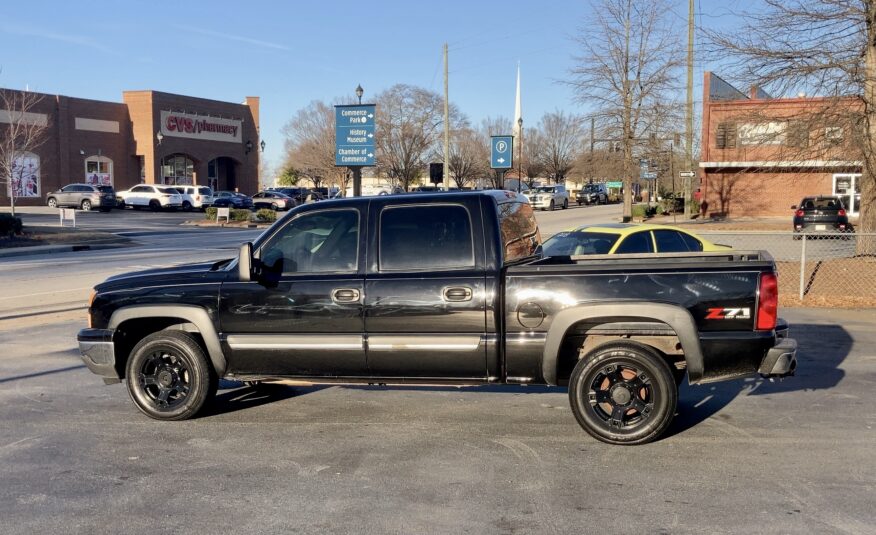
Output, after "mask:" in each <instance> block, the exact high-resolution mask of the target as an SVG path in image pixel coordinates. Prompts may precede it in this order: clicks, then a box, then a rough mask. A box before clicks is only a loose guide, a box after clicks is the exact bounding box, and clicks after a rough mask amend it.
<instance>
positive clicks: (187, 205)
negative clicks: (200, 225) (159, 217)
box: [182, 201, 192, 212]
mask: <svg viewBox="0 0 876 535" xmlns="http://www.w3.org/2000/svg"><path fill="white" fill-rule="evenodd" d="M182 208H183V210H185V211H186V212H190V211H191V210H192V203H190V202H189V201H183V203H182Z"/></svg>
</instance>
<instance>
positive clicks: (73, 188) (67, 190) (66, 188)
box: [61, 186, 76, 193]
mask: <svg viewBox="0 0 876 535" xmlns="http://www.w3.org/2000/svg"><path fill="white" fill-rule="evenodd" d="M61 191H63V192H64V193H72V192H74V191H76V186H64V187H63V188H61Z"/></svg>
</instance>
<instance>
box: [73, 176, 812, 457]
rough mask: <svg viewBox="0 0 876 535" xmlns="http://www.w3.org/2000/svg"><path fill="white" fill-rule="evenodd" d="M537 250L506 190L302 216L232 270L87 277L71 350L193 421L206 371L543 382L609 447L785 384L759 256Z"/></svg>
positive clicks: (207, 380)
mask: <svg viewBox="0 0 876 535" xmlns="http://www.w3.org/2000/svg"><path fill="white" fill-rule="evenodd" d="M540 242H541V240H540V234H539V230H538V225H537V223H536V220H535V217H534V216H533V212H532V207H531V206H530V204H529V203H528V202H527V200H526V198H525V197H523V196H522V195H517V194H514V193H512V192H508V191H493V192H484V193H455V194H449V193H441V194H432V195H425V194H423V195H416V196H409V195H385V196H382V197H365V198H350V199H341V200H335V201H328V202H320V203H314V204H305V205H301V206H298V207H296V208H294V209H293V210H292V211H291V212H290V213H289V215H287V216H286V217H283V218H282V219H280V220H279V221H277V223H275V224H274V226H273V227H271V229H270V230H268V231H266V232H265V233H263V234H262V235H261V236H260V237H259V238H258V239H257V240H256V241H255V242H254V243H245V244H243V245H242V246H241V248H240V250H239V252H238V255H237V257H236V258H227V259H225V260H220V261H210V262H203V263H199V264H193V265H187V266H174V267H171V268H162V269H151V270H148V271H142V272H139V273H128V274H122V275H116V276H113V277H111V278H109V279H108V280H106V281H105V282H102V283H100V284H98V285H97V287H96V288H95V292H94V294H93V297H92V299H91V302H90V305H89V309H88V314H89V328H87V329H83V330H81V331H80V332H79V336H78V340H79V351H80V353H81V354H82V359H83V361H84V362H85V364H86V365H87V366H88V368H89V369H90V370H91V371H92V372H94V373H96V374H98V375H100V376H102V377H103V378H104V381H105V382H107V383H114V382H115V383H117V382H121V381H122V380H124V379H126V380H127V389H128V392H129V393H130V397H131V399H132V400H133V402H134V404H135V405H136V406H137V408H138V409H140V410H141V411H142V412H143V413H144V414H146V415H147V416H149V417H151V418H155V419H158V420H184V419H187V418H191V417H193V416H195V415H196V414H197V413H198V411H199V410H200V409H201V408H202V407H203V406H204V404H205V403H206V402H208V400H209V399H210V398H212V397H213V396H215V394H216V388H217V384H218V381H219V380H220V379H233V380H238V381H258V380H269V379H288V378H294V379H299V380H306V381H308V382H315V383H321V382H326V383H333V382H342V383H357V382H358V383H405V384H411V383H413V384H417V383H419V384H429V385H434V384H457V385H464V384H512V385H533V384H542V385H550V386H560V387H567V389H568V393H569V399H570V405H571V409H572V410H571V411H570V412H571V414H572V415H573V416H574V417H575V419H576V420H577V421H578V423H579V424H580V425H581V426H582V427H583V428H584V430H586V431H587V432H588V433H590V434H591V435H593V436H594V437H596V438H597V439H599V440H602V441H604V442H608V443H612V444H642V443H645V442H649V441H651V440H654V439H656V438H658V437H659V436H660V435H662V434H663V433H664V432H665V431H666V430H667V429H668V428H669V426H670V424H671V422H672V419H673V418H674V416H675V413H676V406H677V401H678V385H679V384H680V383H681V382H682V381H683V380H684V378H685V377H687V380H688V382H689V383H690V384H691V385H699V384H703V383H711V382H715V381H723V380H729V379H735V378H737V377H743V376H747V375H753V374H757V373H760V374H762V375H764V376H767V377H773V376H780V377H781V376H787V375H793V373H794V370H795V368H796V365H797V358H796V353H797V345H796V342H795V341H794V340H793V339H791V338H789V337H788V324H787V323H786V322H784V321H782V320H780V319H778V316H777V313H778V309H777V307H778V281H777V279H776V266H775V262H774V260H773V259H772V257H770V256H769V254H768V253H765V252H757V251H743V252H737V251H722V252H717V253H678V254H675V255H672V256H656V255H653V254H652V255H647V254H646V255H612V256H596V257H590V258H570V257H568V256H566V257H550V258H541V257H540V254H539V253H540V250H541V247H540V246H541V244H540ZM762 398H763V396H762ZM761 401H766V400H764V399H761ZM519 402H520V403H526V402H527V400H522V401H519ZM104 405H106V404H104ZM685 405H687V404H685ZM679 408H681V409H684V408H687V407H685V406H682V407H679ZM82 410H101V408H99V407H96V406H92V407H84V408H83V409H82ZM298 410H315V411H318V410H319V409H318V408H313V407H311V408H310V409H308V408H307V407H304V406H299V407H298ZM402 410H403V409H402ZM482 410H486V411H489V410H490V409H488V408H484V409H482ZM399 414H400V416H399V418H408V417H409V416H410V417H411V418H414V419H415V418H417V415H409V414H408V413H401V412H400V413H399ZM120 418H121V419H123V418H125V416H120V415H119V414H117V413H116V412H112V413H108V414H107V415H106V419H107V421H108V423H110V424H111V423H112V422H113V421H116V420H118V419H120ZM241 418H243V419H246V417H241ZM539 424H540V423H539V422H533V424H532V425H539ZM515 425H518V426H519V425H521V423H520V422H516V423H515ZM737 425H741V424H737ZM533 432H536V433H537V432H538V431H533ZM719 434H720V433H719ZM718 438H721V437H720V436H719V437H718Z"/></svg>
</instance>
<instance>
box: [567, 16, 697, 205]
mask: <svg viewBox="0 0 876 535" xmlns="http://www.w3.org/2000/svg"><path fill="white" fill-rule="evenodd" d="M591 7H592V12H593V18H594V20H593V21H592V22H591V21H589V20H588V25H587V26H586V27H582V28H581V29H580V30H579V32H580V34H581V35H580V37H578V38H577V39H576V40H577V42H578V44H579V45H580V47H581V54H580V55H579V56H576V57H575V58H574V59H575V62H576V64H575V66H574V67H573V68H572V69H571V70H570V80H569V82H568V83H569V84H571V85H572V86H573V87H574V88H575V91H576V99H577V100H578V101H579V102H580V103H583V104H588V105H594V104H595V105H596V107H598V108H599V109H600V110H601V111H602V112H603V113H604V114H606V115H607V116H609V117H611V118H612V120H613V122H614V123H615V124H617V125H618V126H619V127H620V134H621V135H620V139H621V146H622V149H623V157H624V159H623V163H624V173H623V182H624V209H623V216H624V220H625V221H629V220H630V219H631V218H632V195H631V190H632V182H633V171H634V169H635V168H636V167H635V166H634V165H633V157H634V154H633V153H634V151H635V150H636V142H637V140H638V139H640V138H641V137H643V134H644V132H645V130H646V128H647V126H648V121H646V120H643V119H644V118H646V117H648V115H649V113H648V112H649V110H655V109H659V108H660V107H661V106H666V105H667V103H671V102H672V101H673V100H672V99H671V98H669V95H670V90H672V89H673V85H674V82H675V81H676V78H677V76H676V74H677V70H678V68H679V67H680V66H681V65H682V60H683V57H682V50H683V48H682V46H681V43H680V42H679V39H678V36H677V33H673V32H672V31H671V30H672V28H673V27H674V24H673V21H672V20H671V19H670V17H671V16H672V11H671V10H670V6H669V5H668V3H667V2H666V0H651V1H648V2H643V1H639V0H591Z"/></svg>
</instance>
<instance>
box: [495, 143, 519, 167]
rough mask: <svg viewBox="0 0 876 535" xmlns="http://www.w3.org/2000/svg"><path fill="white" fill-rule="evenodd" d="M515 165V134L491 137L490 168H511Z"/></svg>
mask: <svg viewBox="0 0 876 535" xmlns="http://www.w3.org/2000/svg"><path fill="white" fill-rule="evenodd" d="M512 167H514V136H492V137H491V138H490V168H491V169H511V168H512Z"/></svg>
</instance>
